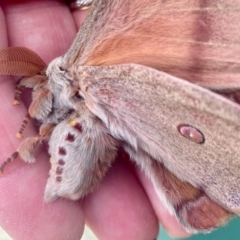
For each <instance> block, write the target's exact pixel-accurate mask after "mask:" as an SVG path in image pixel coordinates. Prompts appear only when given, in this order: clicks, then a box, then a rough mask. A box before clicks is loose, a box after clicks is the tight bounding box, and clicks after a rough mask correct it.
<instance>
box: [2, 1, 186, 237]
mask: <svg viewBox="0 0 240 240" xmlns="http://www.w3.org/2000/svg"><path fill="white" fill-rule="evenodd" d="M1 7H2V8H1V9H0V32H1V38H0V49H2V48H5V47H8V46H25V47H28V48H30V49H32V50H33V51H35V52H36V53H37V54H39V55H40V56H41V58H42V59H43V60H44V61H45V62H46V63H49V62H50V61H51V60H52V59H54V58H55V57H57V56H59V55H62V54H64V53H65V52H66V51H67V49H68V47H69V46H70V44H71V42H72V40H73V39H74V37H75V35H76V32H77V28H78V27H77V26H80V24H81V22H82V20H83V18H84V16H85V15H86V12H84V11H75V12H74V13H73V14H72V13H71V12H70V11H69V9H68V8H67V6H65V5H64V4H63V3H60V2H58V1H27V0H25V1H14V0H10V1H1ZM0 84H1V87H0V91H1V93H0V98H1V100H0V102H1V105H0V117H1V121H0V136H1V137H0V139H1V144H0V148H1V150H0V151H1V153H2V154H1V158H2V160H1V161H2V162H3V161H4V160H5V159H6V158H7V157H8V156H9V155H11V153H13V152H14V151H16V149H17V147H18V145H19V143H20V141H19V140H18V139H16V137H15V135H16V133H17V131H18V130H19V127H20V125H21V122H22V119H23V117H24V116H25V114H26V113H27V108H26V107H25V105H24V104H21V105H20V106H17V107H16V106H13V105H12V101H13V95H14V87H15V83H14V82H13V81H12V79H11V78H10V77H6V76H4V77H3V76H0ZM23 97H24V98H25V102H26V103H27V102H28V99H27V98H26V97H25V96H23ZM34 135H36V129H35V128H34V125H33V124H31V122H30V123H29V125H28V126H27V129H26V130H25V132H24V137H28V136H34ZM36 158H37V162H36V163H34V164H32V165H30V164H26V163H24V162H23V161H21V160H15V162H14V163H12V164H9V165H8V166H7V167H6V169H5V173H4V175H3V176H2V177H1V179H0V184H1V200H0V225H1V226H2V227H3V228H4V229H5V230H6V231H7V232H8V233H9V235H10V236H11V237H12V238H14V239H20V240H21V239H34V240H38V239H48V240H51V239H54V240H55V239H58V240H61V239H62V240H64V239H70V240H71V239H73V240H75V239H80V237H81V235H82V232H83V228H84V221H86V223H87V224H88V225H89V226H90V227H91V228H92V230H93V231H94V232H95V234H96V235H97V237H98V238H99V239H114V240H117V239H154V238H156V236H157V232H158V227H159V223H158V221H160V222H161V224H163V225H164V227H165V228H166V230H167V231H168V232H169V233H170V234H171V235H173V236H175V237H176V236H178V237H184V236H187V233H186V232H185V231H184V230H183V229H182V228H181V227H180V226H179V224H178V223H177V220H176V219H175V217H173V216H170V215H169V213H168V212H167V210H166V209H165V208H164V207H163V206H162V204H161V202H160V200H159V199H158V197H157V195H156V193H155V191H154V189H153V186H152V184H151V183H150V181H149V180H148V179H147V178H146V177H145V176H144V174H143V173H142V172H141V171H140V170H137V171H136V172H135V170H134V167H133V166H131V167H130V168H129V165H130V164H129V163H127V160H126V159H125V160H124V161H123V159H121V156H119V157H118V159H117V160H116V162H115V163H114V164H113V166H112V168H111V169H110V170H109V172H108V174H107V175H106V177H105V178H104V180H103V181H102V183H101V184H100V186H99V188H98V189H96V191H94V193H92V194H89V196H87V197H86V198H84V199H82V200H79V201H74V202H73V201H69V200H66V199H58V200H56V201H54V202H52V203H45V202H43V195H44V187H45V184H46V181H47V177H48V171H49V168H50V164H49V160H48V158H49V157H48V155H47V154H46V152H45V151H39V152H38V154H37V155H36Z"/></svg>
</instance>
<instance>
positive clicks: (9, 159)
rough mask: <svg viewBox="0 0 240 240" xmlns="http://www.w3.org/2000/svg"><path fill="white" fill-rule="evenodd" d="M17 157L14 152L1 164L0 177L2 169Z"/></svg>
mask: <svg viewBox="0 0 240 240" xmlns="http://www.w3.org/2000/svg"><path fill="white" fill-rule="evenodd" d="M17 157H18V152H14V153H13V154H12V155H11V157H9V158H7V160H5V161H4V162H3V163H2V164H1V166H0V175H2V174H3V170H4V168H5V167H6V165H7V164H8V163H10V162H12V161H13V160H15V159H17Z"/></svg>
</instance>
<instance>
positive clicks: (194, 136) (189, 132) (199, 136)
mask: <svg viewBox="0 0 240 240" xmlns="http://www.w3.org/2000/svg"><path fill="white" fill-rule="evenodd" d="M178 131H179V132H180V134H181V135H182V136H183V137H185V138H187V139H189V140H191V141H193V142H195V143H199V144H202V143H204V141H205V138H204V135H203V133H202V132H201V131H200V130H198V129H197V128H195V127H193V126H190V125H187V124H181V125H179V126H178Z"/></svg>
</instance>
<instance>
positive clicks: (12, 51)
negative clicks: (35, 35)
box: [0, 47, 47, 76]
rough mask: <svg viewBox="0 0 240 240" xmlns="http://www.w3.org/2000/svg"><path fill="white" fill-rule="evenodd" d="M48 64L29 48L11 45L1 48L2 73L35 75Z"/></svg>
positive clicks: (0, 72)
mask: <svg viewBox="0 0 240 240" xmlns="http://www.w3.org/2000/svg"><path fill="white" fill-rule="evenodd" d="M46 66H47V65H46V63H45V62H44V61H43V60H42V59H41V58H40V57H39V56H38V55H37V54H36V53H35V52H33V51H32V50H30V49H28V48H25V47H10V48H5V49H1V50H0V74H1V75H16V76H33V75H35V74H37V73H39V72H41V71H42V70H43V69H44V68H46Z"/></svg>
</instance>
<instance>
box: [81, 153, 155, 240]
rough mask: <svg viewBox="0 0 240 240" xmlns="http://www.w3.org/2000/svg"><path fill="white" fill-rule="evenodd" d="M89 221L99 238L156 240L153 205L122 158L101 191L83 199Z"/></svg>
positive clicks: (98, 190) (107, 176) (117, 161)
mask: <svg viewBox="0 0 240 240" xmlns="http://www.w3.org/2000/svg"><path fill="white" fill-rule="evenodd" d="M82 206H83V211H84V214H85V217H86V222H87V224H88V225H89V226H90V228H91V229H92V230H93V231H94V233H95V234H96V236H97V237H98V239H114V240H118V239H119V240H122V239H138V240H141V239H142V240H144V239H152V240H153V239H156V237H157V234H158V228H159V224H158V221H157V218H156V216H155V214H154V211H153V209H152V206H151V204H150V202H149V200H148V198H147V196H146V194H145V192H144V191H143V189H142V187H141V185H140V184H139V182H138V180H137V178H136V177H135V176H134V174H133V172H131V171H130V170H129V169H128V167H127V166H126V165H125V164H124V162H123V159H122V157H121V156H119V157H118V158H117V160H116V162H115V163H114V164H113V166H112V168H111V170H110V171H109V172H108V173H107V175H106V176H105V178H104V180H103V181H102V182H101V184H100V186H99V188H98V189H97V190H96V191H94V192H93V193H92V194H90V195H89V196H87V197H86V198H85V199H84V200H83V204H82Z"/></svg>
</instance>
